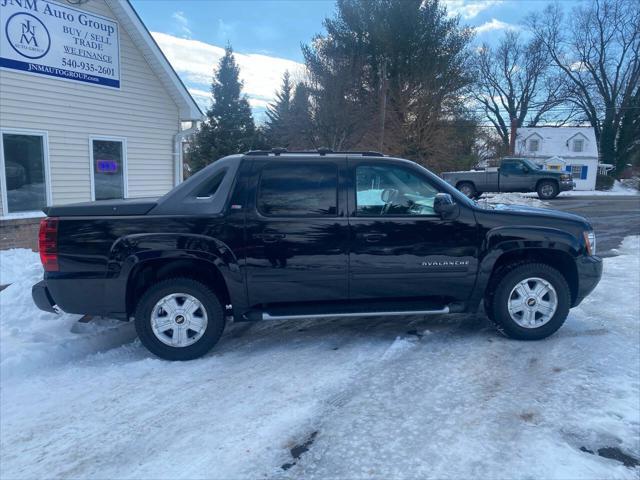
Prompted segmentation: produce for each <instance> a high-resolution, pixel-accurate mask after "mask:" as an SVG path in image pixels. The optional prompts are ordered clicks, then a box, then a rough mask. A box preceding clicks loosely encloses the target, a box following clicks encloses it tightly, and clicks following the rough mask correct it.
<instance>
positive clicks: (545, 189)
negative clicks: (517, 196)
mask: <svg viewBox="0 0 640 480" xmlns="http://www.w3.org/2000/svg"><path fill="white" fill-rule="evenodd" d="M536 191H537V192H538V198H539V199H540V200H551V199H552V198H556V197H557V196H558V194H559V193H560V187H559V186H558V184H557V183H556V182H554V181H552V180H544V181H542V182H540V183H539V184H538V188H537V189H536Z"/></svg>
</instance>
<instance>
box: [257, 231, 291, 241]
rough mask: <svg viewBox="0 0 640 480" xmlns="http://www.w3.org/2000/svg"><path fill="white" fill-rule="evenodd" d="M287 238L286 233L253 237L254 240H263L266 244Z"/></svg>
mask: <svg viewBox="0 0 640 480" xmlns="http://www.w3.org/2000/svg"><path fill="white" fill-rule="evenodd" d="M285 237H286V235H285V234H284V233H256V234H254V235H253V238H256V239H258V240H262V241H263V242H264V243H276V242H278V241H280V240H282V239H283V238H285Z"/></svg>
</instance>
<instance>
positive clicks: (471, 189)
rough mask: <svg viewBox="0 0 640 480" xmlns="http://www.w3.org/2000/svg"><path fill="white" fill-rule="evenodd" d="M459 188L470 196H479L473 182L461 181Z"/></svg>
mask: <svg viewBox="0 0 640 480" xmlns="http://www.w3.org/2000/svg"><path fill="white" fill-rule="evenodd" d="M457 188H458V190H460V191H461V192H462V193H463V194H464V195H466V196H467V197H469V198H476V197H477V196H478V191H477V190H476V187H475V185H474V184H473V183H471V182H462V183H459V184H458V186H457Z"/></svg>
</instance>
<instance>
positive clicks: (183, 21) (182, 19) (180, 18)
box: [171, 11, 191, 38]
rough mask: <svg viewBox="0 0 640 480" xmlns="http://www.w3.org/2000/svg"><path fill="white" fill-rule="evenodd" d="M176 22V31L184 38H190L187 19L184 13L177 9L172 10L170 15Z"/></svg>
mask: <svg viewBox="0 0 640 480" xmlns="http://www.w3.org/2000/svg"><path fill="white" fill-rule="evenodd" d="M171 18H173V19H174V20H175V21H176V23H177V24H178V31H179V32H180V34H181V35H182V36H183V37H184V38H191V28H189V19H188V18H187V16H186V15H185V14H184V12H181V11H178V12H173V15H171Z"/></svg>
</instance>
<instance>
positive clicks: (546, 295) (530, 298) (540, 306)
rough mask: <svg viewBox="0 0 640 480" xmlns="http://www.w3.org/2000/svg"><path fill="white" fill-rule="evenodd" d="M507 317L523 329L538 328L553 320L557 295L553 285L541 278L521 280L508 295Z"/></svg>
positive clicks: (556, 305)
mask: <svg viewBox="0 0 640 480" xmlns="http://www.w3.org/2000/svg"><path fill="white" fill-rule="evenodd" d="M507 308H508V309H509V315H510V316H511V318H512V319H513V321H514V322H516V323H517V324H518V325H520V326H521V327H523V328H538V327H541V326H542V325H545V324H546V323H547V322H549V320H551V319H552V318H553V315H554V313H556V309H557V308H558V295H557V294H556V290H555V288H553V285H551V283H549V282H548V281H546V280H543V279H542V278H538V277H533V278H527V279H525V280H522V281H521V282H519V283H518V284H516V286H515V287H513V290H511V293H510V294H509V303H508V306H507Z"/></svg>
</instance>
